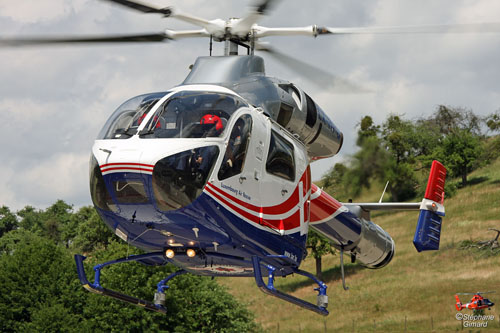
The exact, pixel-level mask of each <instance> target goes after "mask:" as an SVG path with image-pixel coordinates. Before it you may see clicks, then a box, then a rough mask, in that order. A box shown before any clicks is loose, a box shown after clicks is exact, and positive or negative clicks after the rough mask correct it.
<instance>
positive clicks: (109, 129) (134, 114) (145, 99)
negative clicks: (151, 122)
mask: <svg viewBox="0 0 500 333" xmlns="http://www.w3.org/2000/svg"><path fill="white" fill-rule="evenodd" d="M166 94H167V92H159V93H152V94H145V95H140V96H137V97H134V98H132V99H129V100H128V101H126V102H125V103H123V104H122V105H121V106H120V107H119V108H118V109H117V110H116V111H115V112H114V113H113V114H112V115H111V117H110V118H109V120H108V121H107V122H106V124H105V125H104V127H103V128H102V130H101V132H100V133H99V136H98V137H97V139H128V138H130V137H131V136H133V135H134V134H136V133H137V129H138V127H139V125H140V124H141V123H142V121H143V120H144V118H146V116H147V114H148V112H149V111H150V110H151V109H152V108H153V106H154V105H155V104H156V102H158V101H159V100H160V99H161V98H162V97H163V96H165V95H166Z"/></svg>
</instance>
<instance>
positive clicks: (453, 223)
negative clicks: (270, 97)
mask: <svg viewBox="0 0 500 333" xmlns="http://www.w3.org/2000/svg"><path fill="white" fill-rule="evenodd" d="M469 179H470V181H471V184H472V185H469V186H467V187H465V188H463V189H460V190H459V191H458V192H457V193H456V194H455V196H454V197H452V198H450V199H447V200H445V206H446V217H445V219H444V220H443V227H442V234H441V246H440V250H439V251H434V252H424V253H418V252H417V251H416V250H415V248H414V247H413V244H412V240H413V233H414V231H415V226H416V222H417V218H418V213H417V212H397V213H391V214H382V215H379V216H375V215H374V216H373V220H374V222H375V223H377V224H379V225H380V226H381V227H382V228H384V229H385V230H386V231H388V232H389V233H390V234H391V236H392V237H393V239H394V241H395V243H396V254H395V256H394V258H393V260H392V262H391V263H389V265H388V266H386V267H385V268H382V269H379V270H369V269H365V268H362V267H361V266H358V265H357V264H347V267H346V269H347V270H346V272H347V285H348V286H349V288H350V290H348V291H344V290H343V288H342V284H341V281H340V269H339V257H338V255H336V256H334V255H330V256H327V257H325V258H324V262H323V267H324V269H325V276H326V278H325V282H326V283H327V285H328V286H329V288H328V296H329V302H330V304H329V307H328V309H329V311H330V315H329V316H327V317H323V316H320V315H317V314H315V313H313V312H310V311H307V310H303V309H301V308H299V307H297V306H295V305H292V304H289V303H287V302H285V301H282V300H279V299H277V298H275V297H271V296H267V295H265V294H264V293H262V292H260V291H259V289H257V287H256V286H255V282H254V280H253V279H251V278H220V279H218V281H219V283H221V284H222V285H223V286H226V287H227V288H228V290H229V291H230V292H231V293H232V294H233V295H235V296H236V297H237V298H238V299H239V300H240V301H242V302H245V303H247V304H248V306H249V308H250V309H251V310H252V311H253V312H254V313H255V316H256V319H257V321H258V322H259V323H260V324H261V325H262V327H263V328H264V329H265V330H266V331H268V332H278V331H280V332H325V331H328V332H353V331H356V332H371V331H379V332H389V331H391V332H392V331H399V332H404V331H405V328H406V330H407V331H421V332H430V331H433V330H434V331H437V332H443V331H450V332H452V331H461V330H462V329H463V330H464V331H466V332H468V331H471V332H478V331H500V304H499V303H500V256H482V255H480V254H477V253H472V252H469V251H465V250H461V249H460V248H459V244H460V242H461V241H463V240H474V241H478V240H488V239H491V238H493V237H494V236H495V233H494V232H491V231H488V230H487V229H488V228H497V229H500V159H499V160H497V161H496V162H495V163H493V164H492V165H489V166H487V167H485V168H483V169H480V170H477V171H475V172H474V173H472V174H471V175H470V178H469ZM373 191H378V189H373ZM378 193H380V191H379V192H378ZM378 195H379V194H378ZM365 196H367V197H370V195H367V194H365ZM372 196H377V195H375V194H374V195H372ZM346 261H347V262H349V260H348V258H347V257H346V258H345V260H344V262H346ZM301 268H302V269H304V270H307V271H310V272H314V259H312V258H307V259H306V260H305V262H304V263H303V266H301ZM276 282H277V283H276V285H277V286H278V289H281V290H283V291H286V292H289V293H291V294H293V295H295V296H297V297H301V298H305V299H307V300H309V301H310V302H312V303H316V292H315V291H314V290H313V288H315V286H314V285H313V284H310V283H309V282H308V281H307V280H306V279H305V278H303V277H300V276H294V277H286V278H278V279H277V281H276ZM488 290H496V291H497V293H496V294H491V295H486V296H487V297H488V298H490V299H491V300H492V301H493V302H494V303H497V305H496V306H494V307H493V308H492V310H491V311H488V310H486V312H485V314H486V315H490V314H491V315H494V317H495V318H494V320H493V321H487V325H488V326H487V328H467V327H466V328H462V322H461V321H459V320H457V319H456V318H455V316H456V313H457V311H456V309H455V306H454V304H455V299H454V295H455V293H456V292H477V291H488ZM466 297H467V296H462V298H463V299H462V298H461V299H462V302H464V303H465V302H467V301H468V299H467V298H466ZM469 299H470V298H469ZM462 313H470V310H462Z"/></svg>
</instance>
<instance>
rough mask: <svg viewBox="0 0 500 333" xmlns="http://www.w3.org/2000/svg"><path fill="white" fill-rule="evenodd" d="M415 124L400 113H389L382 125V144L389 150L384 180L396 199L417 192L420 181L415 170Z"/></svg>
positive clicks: (400, 199) (406, 197)
mask: <svg viewBox="0 0 500 333" xmlns="http://www.w3.org/2000/svg"><path fill="white" fill-rule="evenodd" d="M416 137H417V135H416V131H415V125H414V124H413V123H412V122H411V121H408V120H404V119H402V118H401V117H400V116H398V115H389V116H388V117H387V120H386V121H385V122H384V124H383V125H382V144H383V145H384V146H385V148H386V151H387V152H388V158H387V159H386V160H385V164H384V166H383V170H384V172H383V173H381V174H383V177H384V178H383V179H381V180H382V181H389V186H388V188H389V192H390V193H391V199H392V200H394V201H405V200H408V199H411V198H413V197H414V196H415V194H416V186H417V185H418V181H417V179H416V176H415V172H414V164H415V161H416V154H417V149H415V146H416V143H417V142H418V140H416Z"/></svg>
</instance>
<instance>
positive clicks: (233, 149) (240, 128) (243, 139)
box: [219, 114, 252, 180]
mask: <svg viewBox="0 0 500 333" xmlns="http://www.w3.org/2000/svg"><path fill="white" fill-rule="evenodd" d="M251 132H252V117H251V116H250V115H248V114H245V115H243V116H241V117H240V118H239V119H238V120H237V121H236V123H235V124H234V127H233V129H232V131H231V135H230V136H229V142H228V145H227V149H226V153H225V154H224V159H223V160H222V164H221V167H220V170H219V180H223V179H227V178H229V177H232V176H235V175H238V174H240V173H241V171H242V170H243V166H244V164H245V157H246V154H247V149H248V143H249V141H250V134H251Z"/></svg>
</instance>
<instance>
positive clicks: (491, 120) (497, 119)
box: [486, 110, 500, 132]
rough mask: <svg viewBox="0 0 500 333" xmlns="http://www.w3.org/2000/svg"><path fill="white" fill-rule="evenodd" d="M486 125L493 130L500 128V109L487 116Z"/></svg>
mask: <svg viewBox="0 0 500 333" xmlns="http://www.w3.org/2000/svg"><path fill="white" fill-rule="evenodd" d="M486 126H488V128H489V129H490V130H491V131H493V132H496V131H499V130H500V110H498V111H497V112H495V113H493V114H491V115H489V116H488V117H486Z"/></svg>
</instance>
